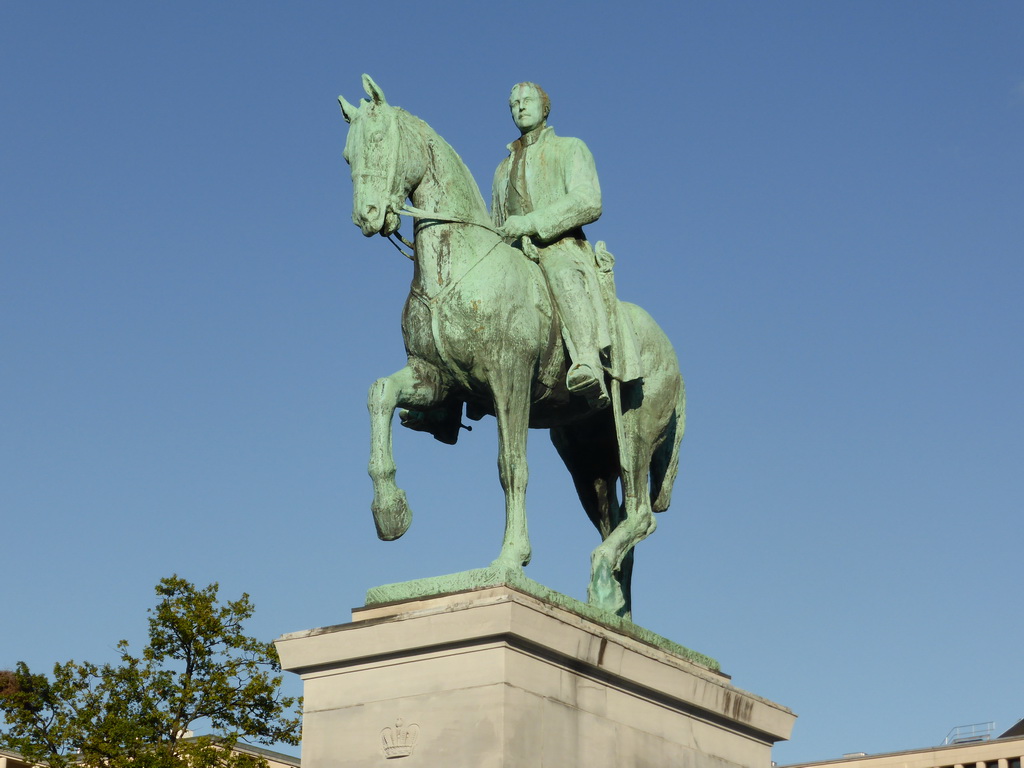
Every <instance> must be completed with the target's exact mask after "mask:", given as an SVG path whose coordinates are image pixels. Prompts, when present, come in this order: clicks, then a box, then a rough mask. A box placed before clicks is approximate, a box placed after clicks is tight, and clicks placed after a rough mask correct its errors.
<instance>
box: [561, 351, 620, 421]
mask: <svg viewBox="0 0 1024 768" xmlns="http://www.w3.org/2000/svg"><path fill="white" fill-rule="evenodd" d="M565 386H566V387H567V388H568V390H569V393H570V394H572V395H579V396H580V397H583V398H585V399H586V401H587V405H589V406H590V407H591V408H592V409H593V410H595V411H601V410H604V409H605V408H607V407H608V406H609V405H610V404H611V399H610V398H609V397H608V388H607V387H606V386H605V383H604V374H603V372H600V369H598V370H597V371H595V370H594V366H592V365H588V364H587V363H576V365H574V366H573V367H572V368H570V369H569V373H568V374H566V377H565Z"/></svg>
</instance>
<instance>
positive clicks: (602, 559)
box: [588, 410, 657, 617]
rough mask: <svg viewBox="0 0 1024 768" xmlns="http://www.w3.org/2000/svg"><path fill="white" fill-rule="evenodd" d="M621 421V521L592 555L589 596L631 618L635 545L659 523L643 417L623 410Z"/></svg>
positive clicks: (590, 598)
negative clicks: (653, 507)
mask: <svg viewBox="0 0 1024 768" xmlns="http://www.w3.org/2000/svg"><path fill="white" fill-rule="evenodd" d="M622 421H623V430H622V431H623V434H624V436H625V441H624V442H625V445H624V446H622V449H621V451H620V457H621V459H620V460H621V473H620V478H621V480H622V496H623V499H622V505H621V507H620V515H619V518H618V524H617V525H616V526H615V528H614V529H613V530H612V531H611V533H610V534H609V535H608V536H607V537H606V538H605V540H604V541H602V542H601V544H599V545H598V547H597V548H596V549H595V550H594V551H593V553H592V554H591V556H590V589H589V591H588V598H589V600H590V602H591V603H593V604H595V605H598V606H600V607H602V608H604V609H605V610H608V611H612V612H613V613H617V614H619V615H620V616H626V617H629V615H630V611H631V606H630V584H629V582H630V579H631V576H632V570H633V554H632V553H633V548H634V547H635V546H636V545H637V544H638V543H639V542H641V541H642V540H643V539H645V538H647V537H648V536H650V535H651V534H652V533H653V532H654V529H655V528H656V527H657V523H656V522H655V520H654V511H653V509H652V508H651V497H650V490H649V488H648V476H649V472H650V465H651V452H652V446H651V444H650V441H649V440H646V439H645V438H644V434H645V430H644V429H643V426H644V422H643V417H642V416H641V415H640V414H639V413H638V411H637V410H630V411H627V412H625V413H623V415H622Z"/></svg>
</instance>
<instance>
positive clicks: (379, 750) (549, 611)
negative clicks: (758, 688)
mask: <svg viewBox="0 0 1024 768" xmlns="http://www.w3.org/2000/svg"><path fill="white" fill-rule="evenodd" d="M277 648H278V652H279V653H280V656H281V664H282V666H283V667H284V669H287V670H290V671H292V672H296V673H298V674H300V675H301V676H302V679H303V681H304V688H305V692H304V693H305V706H304V716H303V734H302V766H303V768H341V767H342V766H359V767H360V768H367V767H369V766H381V768H391V766H395V768H417V767H418V766H424V767H426V766H429V767H430V768H513V767H514V768H520V767H521V768H584V767H585V768H604V767H605V766H607V767H608V768H611V766H615V767H616V768H669V767H670V766H681V767H684V768H705V767H706V768H734V767H736V766H740V767H742V768H769V766H770V765H771V754H770V749H771V745H772V744H773V743H775V742H776V741H780V740H783V739H786V738H788V737H789V734H790V730H791V728H792V725H793V721H794V719H795V716H794V715H793V714H792V713H791V712H790V711H789V710H788V709H786V708H784V707H781V706H779V705H778V704H773V703H772V702H770V701H767V700H765V699H762V698H759V697H757V696H754V695H752V694H749V693H746V692H745V691H741V690H739V689H738V688H734V687H733V686H731V685H730V684H729V679H728V677H726V676H725V675H722V674H721V673H719V672H715V671H713V670H710V669H708V668H706V667H704V666H701V665H699V664H696V663H693V662H692V661H688V660H686V659H685V658H683V657H682V656H680V655H679V654H677V653H673V652H671V651H668V650H663V649H660V648H657V647H655V646H653V645H651V644H649V643H646V642H643V641H641V640H638V639H635V638H634V637H630V636H629V635H628V634H625V633H623V632H622V631H620V630H618V629H613V628H611V627H610V626H606V625H605V624H603V623H601V622H599V621H595V620H593V619H591V618H585V617H583V616H580V615H578V614H577V613H575V612H573V611H569V610H566V609H564V608H561V607H557V606H555V605H552V604H551V603H549V602H547V601H544V600H541V599H538V598H536V597H533V596H531V595H528V594H525V593H523V592H520V591H518V590H516V589H512V588H510V587H507V586H499V587H490V588H484V589H478V590H475V591H469V592H463V593H459V594H453V595H446V596H443V597H433V598H422V599H417V600H409V601H405V602H402V603H397V604H392V605H383V606H376V607H370V608H361V609H357V610H355V611H354V612H353V622H352V623H351V624H342V625H339V626H334V627H325V628H322V629H313V630H308V631H305V632H296V633H292V634H289V635H285V636H284V637H282V638H281V639H280V640H278V641H277ZM395 760H398V761H399V762H397V763H395V762H394V761H395Z"/></svg>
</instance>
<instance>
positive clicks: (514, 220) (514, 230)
mask: <svg viewBox="0 0 1024 768" xmlns="http://www.w3.org/2000/svg"><path fill="white" fill-rule="evenodd" d="M498 231H499V232H500V233H501V234H502V235H503V236H505V237H511V238H513V239H515V238H517V237H522V236H523V235H536V234H537V228H536V227H535V226H533V222H531V221H530V217H529V216H509V217H508V218H507V219H505V223H504V224H502V225H501V226H500V227H499V228H498Z"/></svg>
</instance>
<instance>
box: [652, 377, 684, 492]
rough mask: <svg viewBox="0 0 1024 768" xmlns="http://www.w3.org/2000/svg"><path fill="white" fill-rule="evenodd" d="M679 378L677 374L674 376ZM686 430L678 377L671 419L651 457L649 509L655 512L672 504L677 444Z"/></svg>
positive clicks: (681, 385)
mask: <svg viewBox="0 0 1024 768" xmlns="http://www.w3.org/2000/svg"><path fill="white" fill-rule="evenodd" d="M676 375H677V376H679V374H678V373H677V374H676ZM685 429H686V384H685V383H684V382H683V377H682V376H679V394H678V395H677V397H676V408H675V411H674V412H673V413H672V419H671V420H670V421H669V423H668V426H667V427H666V429H665V432H666V434H665V439H664V440H662V442H661V445H659V446H658V447H657V448H656V449H655V451H654V455H653V456H652V457H651V507H652V509H654V511H655V512H664V511H665V510H666V509H668V505H669V504H670V503H671V502H672V486H673V484H674V483H675V481H676V475H677V474H679V443H681V442H682V440H683V432H684V431H685Z"/></svg>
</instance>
